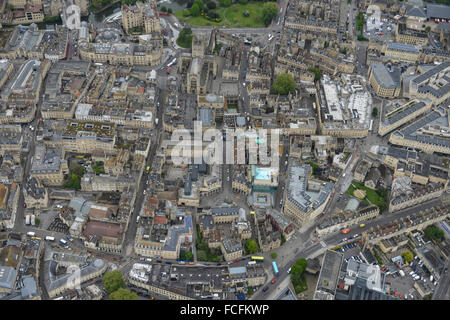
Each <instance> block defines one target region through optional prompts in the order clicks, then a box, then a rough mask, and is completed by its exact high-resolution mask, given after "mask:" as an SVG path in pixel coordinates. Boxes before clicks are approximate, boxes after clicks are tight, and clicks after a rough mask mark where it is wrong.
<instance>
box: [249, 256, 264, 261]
mask: <svg viewBox="0 0 450 320" xmlns="http://www.w3.org/2000/svg"><path fill="white" fill-rule="evenodd" d="M251 259H252V260H254V261H256V262H264V257H259V256H252V258H251Z"/></svg>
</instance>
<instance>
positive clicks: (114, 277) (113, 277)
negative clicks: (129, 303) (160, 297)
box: [103, 270, 138, 300]
mask: <svg viewBox="0 0 450 320" xmlns="http://www.w3.org/2000/svg"><path fill="white" fill-rule="evenodd" d="M103 287H104V288H105V291H106V292H107V293H108V294H109V298H110V299H111V300H138V296H137V294H136V293H135V292H132V291H130V290H128V289H125V280H123V276H122V272H120V270H114V271H109V272H106V273H105V275H104V276H103Z"/></svg>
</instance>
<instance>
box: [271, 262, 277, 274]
mask: <svg viewBox="0 0 450 320" xmlns="http://www.w3.org/2000/svg"><path fill="white" fill-rule="evenodd" d="M272 267H273V272H275V275H278V267H277V263H276V262H275V261H273V262H272Z"/></svg>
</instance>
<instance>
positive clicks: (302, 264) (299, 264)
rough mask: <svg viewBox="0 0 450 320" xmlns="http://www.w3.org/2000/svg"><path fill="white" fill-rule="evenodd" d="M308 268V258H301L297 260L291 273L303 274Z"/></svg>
mask: <svg viewBox="0 0 450 320" xmlns="http://www.w3.org/2000/svg"><path fill="white" fill-rule="evenodd" d="M305 270H306V259H305V258H300V259H298V260H297V261H295V263H294V265H293V266H292V268H291V275H292V274H297V273H298V274H303V273H304V272H305Z"/></svg>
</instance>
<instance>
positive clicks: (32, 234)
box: [27, 231, 35, 237]
mask: <svg viewBox="0 0 450 320" xmlns="http://www.w3.org/2000/svg"><path fill="white" fill-rule="evenodd" d="M34 235H35V233H34V232H31V231H30V232H27V236H29V237H34Z"/></svg>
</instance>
